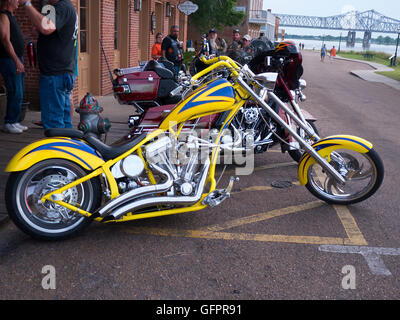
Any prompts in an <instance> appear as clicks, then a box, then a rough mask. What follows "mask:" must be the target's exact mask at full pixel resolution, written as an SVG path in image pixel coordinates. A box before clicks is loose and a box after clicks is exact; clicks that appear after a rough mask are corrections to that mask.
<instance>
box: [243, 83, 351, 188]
mask: <svg viewBox="0 0 400 320" xmlns="http://www.w3.org/2000/svg"><path fill="white" fill-rule="evenodd" d="M237 81H238V82H239V83H240V85H241V86H242V87H243V88H244V89H245V90H246V91H247V92H248V93H249V94H250V95H251V97H252V98H253V99H254V100H255V101H257V103H259V104H260V106H261V107H262V108H263V109H264V110H265V111H267V112H268V114H269V115H270V116H271V117H272V118H273V119H274V120H275V121H276V122H277V123H279V124H280V125H281V126H282V127H283V128H284V129H286V130H287V131H288V132H289V133H290V134H291V135H292V136H293V137H294V138H295V139H296V140H297V141H298V142H299V143H300V145H301V146H302V147H303V148H304V150H305V151H306V152H307V153H308V154H310V155H311V156H312V157H313V158H314V159H315V160H316V161H317V162H318V163H319V164H320V165H321V166H322V168H324V169H325V170H326V171H327V172H328V173H329V174H330V175H331V176H332V177H334V178H335V179H336V180H337V181H338V182H340V183H345V182H346V180H345V179H344V178H343V176H342V175H341V174H340V173H339V172H337V171H336V170H335V168H333V167H332V166H331V165H330V164H329V162H328V161H326V159H324V158H322V157H321V156H320V155H319V154H318V152H316V151H315V150H314V148H313V147H312V146H310V145H309V144H308V143H307V142H306V141H304V140H303V139H302V138H301V137H300V136H299V135H298V134H297V132H296V131H294V130H293V129H292V128H291V127H290V126H289V125H288V124H287V123H286V122H285V121H284V120H283V119H281V117H280V116H279V115H278V114H277V113H276V112H275V111H274V110H273V109H272V108H271V107H270V106H269V105H268V104H267V103H266V102H265V99H264V98H263V97H260V96H259V95H258V94H257V93H256V92H254V91H253V90H252V89H251V88H250V87H249V85H248V84H247V83H246V82H245V81H244V80H243V79H242V78H241V77H238V79H237ZM267 94H268V97H269V98H270V99H272V100H273V101H275V102H276V103H277V104H278V105H279V106H280V107H281V108H282V109H283V110H285V112H286V113H287V114H288V115H289V116H290V117H291V118H292V119H293V120H294V121H295V122H296V123H297V125H298V126H299V127H300V128H302V129H303V130H304V131H305V132H306V133H307V134H308V135H309V136H310V137H311V139H313V140H314V141H318V140H320V137H319V136H318V135H316V133H315V132H313V131H312V130H311V129H310V128H309V127H308V126H307V124H306V123H304V122H302V121H301V119H300V118H299V117H298V116H297V115H296V114H295V113H294V112H293V111H292V110H290V109H289V108H288V107H287V106H286V105H285V104H284V103H283V102H282V101H281V100H280V99H279V98H278V97H277V96H276V95H275V94H274V93H273V92H271V91H268V92H267Z"/></svg>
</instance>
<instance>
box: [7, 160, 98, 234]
mask: <svg viewBox="0 0 400 320" xmlns="http://www.w3.org/2000/svg"><path fill="white" fill-rule="evenodd" d="M86 174H87V173H86V171H85V170H84V169H83V168H81V167H80V166H79V165H77V164H75V163H73V162H70V161H67V160H61V159H52V160H46V161H42V162H39V163H37V164H35V165H34V166H32V167H30V168H29V169H27V170H26V171H22V172H14V173H11V174H10V176H9V178H8V181H7V186H6V192H5V199H6V206H7V210H8V214H9V216H10V218H11V220H12V221H13V222H14V223H15V224H16V226H17V227H18V228H20V229H21V230H22V231H23V232H25V233H26V234H28V235H30V236H31V237H33V238H35V239H39V240H60V239H65V238H67V237H70V236H72V235H75V234H76V233H78V232H80V231H82V230H83V229H84V228H85V227H86V226H88V225H89V224H90V222H91V221H92V219H90V218H86V217H84V216H82V215H80V214H79V213H76V212H72V211H70V210H68V209H66V208H64V207H62V206H60V205H58V204H55V203H53V202H50V201H47V202H45V203H42V202H41V198H42V197H43V196H44V195H46V194H48V193H50V192H52V191H54V190H57V189H59V188H61V187H63V186H65V185H67V184H69V183H71V182H73V181H75V180H77V179H80V178H82V177H84V176H85V175H86ZM101 194H102V193H101V185H100V182H99V180H98V179H97V178H95V179H91V180H89V181H86V182H84V183H82V184H80V185H78V186H76V187H73V188H71V189H69V190H67V191H65V192H64V193H63V201H64V202H66V203H69V204H71V205H73V206H76V207H78V208H80V209H82V210H85V211H87V212H93V210H95V209H97V208H98V207H99V206H100V204H101Z"/></svg>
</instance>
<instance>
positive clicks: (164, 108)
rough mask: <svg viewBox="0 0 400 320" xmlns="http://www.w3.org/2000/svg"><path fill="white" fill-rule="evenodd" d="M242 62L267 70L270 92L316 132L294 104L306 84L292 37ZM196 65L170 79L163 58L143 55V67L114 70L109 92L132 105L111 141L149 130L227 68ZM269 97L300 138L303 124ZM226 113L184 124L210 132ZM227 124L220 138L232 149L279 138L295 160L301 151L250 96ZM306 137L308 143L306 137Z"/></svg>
mask: <svg viewBox="0 0 400 320" xmlns="http://www.w3.org/2000/svg"><path fill="white" fill-rule="evenodd" d="M248 66H249V68H250V69H251V70H252V71H253V72H254V73H255V74H261V73H265V72H270V73H271V77H272V78H271V79H269V82H270V83H271V86H272V87H274V88H275V89H274V92H275V94H276V95H277V96H278V97H279V98H280V100H281V101H283V102H284V103H286V104H290V106H291V107H292V109H293V112H294V113H295V114H296V115H297V116H298V118H300V119H301V120H302V122H304V123H306V124H307V126H308V127H310V128H311V129H312V130H313V131H314V132H315V133H316V134H318V131H317V129H316V127H315V125H314V122H315V121H316V119H315V118H314V117H313V116H312V115H311V114H310V113H308V112H306V111H305V110H302V109H301V108H300V106H299V101H305V100H306V97H305V95H304V94H303V92H302V90H303V89H304V88H305V87H306V82H305V81H304V80H302V79H300V78H301V76H302V75H303V67H302V56H301V54H300V53H299V52H298V51H297V48H296V45H295V44H294V43H293V42H291V41H283V42H280V43H279V44H278V45H277V46H276V48H275V49H274V50H264V51H261V52H259V53H258V54H256V55H255V57H254V58H253V59H252V60H251V61H249V63H248ZM197 71H199V72H198V73H197V74H196V75H194V76H193V77H192V78H190V76H186V75H185V74H184V73H181V74H180V77H179V78H178V79H176V78H174V75H173V73H172V71H171V66H170V65H169V64H168V61H163V65H162V64H161V63H158V62H157V61H149V62H148V63H147V64H146V65H145V66H144V67H136V68H127V69H116V70H114V74H115V75H116V78H115V79H113V89H114V95H115V97H116V98H117V99H118V101H119V102H120V103H121V104H126V105H131V106H133V107H135V108H136V115H133V116H131V117H130V119H129V124H130V127H131V131H130V134H129V135H127V136H126V137H124V138H123V139H122V140H121V141H120V142H117V143H123V141H126V140H129V139H132V138H135V137H137V136H138V135H140V134H141V133H143V132H150V131H153V130H154V129H156V128H157V127H158V125H159V123H160V122H161V121H162V120H163V118H164V117H165V116H166V115H167V114H168V113H170V112H171V110H172V109H173V108H174V107H175V105H176V104H177V103H178V102H179V101H181V100H182V99H184V98H185V97H186V96H187V95H188V94H190V93H191V92H192V90H193V89H194V88H196V87H199V86H200V85H202V84H204V83H206V82H208V81H210V80H215V79H216V78H224V77H227V76H226V75H229V74H230V72H227V71H228V70H223V69H220V70H216V71H215V70H214V71H213V72H211V73H206V74H202V72H201V70H199V69H197ZM228 80H229V78H228ZM193 81H196V86H195V87H193V86H191V85H190V82H192V83H193ZM188 88H190V89H188ZM270 103H272V105H273V106H274V108H275V110H276V111H277V112H278V114H279V115H280V116H281V117H282V118H283V119H284V120H285V121H286V123H288V124H289V125H290V126H291V127H293V128H295V130H297V132H298V134H299V135H300V136H301V137H302V138H306V134H305V132H304V130H303V129H301V128H300V127H299V126H297V125H296V124H295V123H292V121H291V118H290V117H289V116H288V115H287V114H286V112H285V111H284V109H283V108H281V107H280V106H279V105H278V104H276V103H275V102H270ZM227 115H228V114H227V113H220V114H215V115H212V116H207V117H203V118H200V119H196V120H195V121H192V123H190V124H189V127H188V128H186V129H191V128H193V127H196V129H208V131H209V133H211V136H212V130H214V131H215V132H218V131H219V129H220V128H221V125H222V124H223V123H224V122H225V120H226V117H227ZM229 130H230V133H231V137H226V138H225V139H224V141H225V142H226V143H227V144H230V145H233V147H232V151H234V152H243V153H244V152H247V151H249V150H254V152H255V153H263V152H265V151H266V150H268V149H269V148H270V147H272V146H274V145H276V144H278V143H280V144H281V148H282V152H286V151H287V152H288V153H289V154H290V156H291V157H292V158H293V159H294V160H295V161H299V160H300V158H301V156H302V154H303V152H304V151H303V150H302V149H301V147H300V145H299V144H298V142H296V141H295V140H293V139H292V137H291V135H290V134H289V132H288V131H286V130H284V129H283V128H282V127H281V126H280V125H279V124H277V123H276V121H274V120H273V119H272V118H271V117H270V116H269V115H268V114H267V113H266V112H265V110H264V109H262V108H261V107H259V106H258V105H257V104H255V103H254V102H250V101H249V102H248V103H247V104H246V105H245V106H244V107H243V108H242V109H241V110H240V111H239V113H238V114H237V115H236V117H235V119H234V120H233V121H232V122H231V124H230V127H229ZM210 131H211V132H210ZM308 142H309V143H310V144H312V141H308Z"/></svg>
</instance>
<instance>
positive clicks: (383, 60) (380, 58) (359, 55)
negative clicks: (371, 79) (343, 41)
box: [339, 51, 400, 81]
mask: <svg viewBox="0 0 400 320" xmlns="http://www.w3.org/2000/svg"><path fill="white" fill-rule="evenodd" d="M365 53H369V54H372V55H373V58H372V59H367V58H365V57H364V52H354V51H349V52H341V53H339V55H340V56H341V57H343V58H348V59H356V60H364V61H372V62H376V63H380V64H383V65H384V66H387V67H390V68H393V69H394V71H387V72H386V71H385V72H376V73H377V74H380V75H383V76H386V77H388V78H391V79H394V80H397V81H400V61H399V59H397V66H396V67H391V66H390V60H389V58H390V57H391V55H390V54H387V53H384V52H375V51H366V52H365Z"/></svg>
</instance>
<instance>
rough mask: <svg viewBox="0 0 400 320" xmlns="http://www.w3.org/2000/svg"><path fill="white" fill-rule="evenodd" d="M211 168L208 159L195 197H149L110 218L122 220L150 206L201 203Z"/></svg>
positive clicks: (124, 208) (121, 209)
mask: <svg viewBox="0 0 400 320" xmlns="http://www.w3.org/2000/svg"><path fill="white" fill-rule="evenodd" d="M209 168H210V159H209V158H207V162H206V163H205V164H204V168H203V172H202V176H201V180H200V183H199V185H198V188H197V191H196V193H195V194H194V195H193V196H188V197H148V198H144V199H139V200H137V201H134V202H133V203H128V204H126V205H123V206H121V207H119V208H117V209H115V210H114V212H112V213H111V214H110V218H112V217H113V218H114V219H115V220H118V219H120V218H121V217H123V216H124V215H126V214H128V213H129V212H135V211H136V210H138V209H142V208H146V207H150V206H157V205H168V204H171V205H182V204H187V205H190V204H195V203H196V202H198V201H200V199H201V196H202V195H203V190H204V187H205V184H206V180H207V174H208V170H209Z"/></svg>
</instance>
